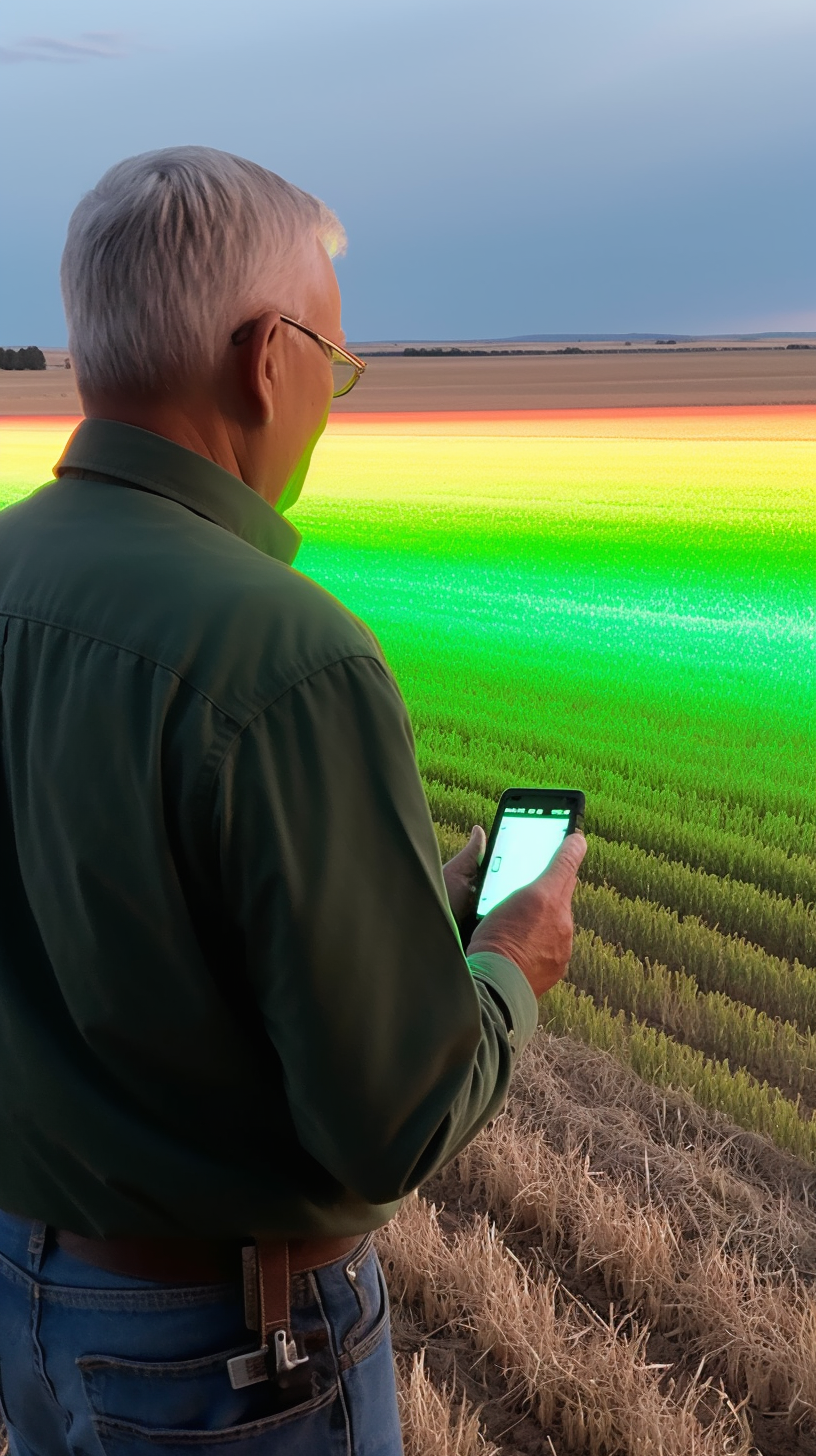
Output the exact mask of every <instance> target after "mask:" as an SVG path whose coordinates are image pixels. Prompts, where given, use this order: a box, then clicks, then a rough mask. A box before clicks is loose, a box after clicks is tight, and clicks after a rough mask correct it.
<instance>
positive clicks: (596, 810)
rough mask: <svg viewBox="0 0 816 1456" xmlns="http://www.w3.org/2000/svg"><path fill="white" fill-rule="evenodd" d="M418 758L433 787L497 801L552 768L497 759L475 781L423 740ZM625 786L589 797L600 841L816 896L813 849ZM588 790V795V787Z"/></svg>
mask: <svg viewBox="0 0 816 1456" xmlns="http://www.w3.org/2000/svg"><path fill="white" fill-rule="evenodd" d="M482 751H483V752H484V749H483V750H482ZM497 757H498V755H497ZM418 760H419V763H420V767H421V770H422V773H423V775H424V777H425V778H426V779H427V782H428V784H429V785H433V784H436V783H439V784H444V785H446V786H447V787H448V788H449V789H456V788H457V787H458V788H461V789H463V790H464V791H465V792H470V793H474V792H476V793H481V794H483V795H484V797H485V798H486V799H488V800H492V801H494V802H495V800H496V799H498V797H499V795H500V794H501V793H502V791H503V789H504V788H505V787H506V786H507V784H508V783H509V781H510V780H509V775H510V774H511V773H514V774H519V773H521V775H522V777H523V779H524V782H525V783H527V782H530V783H537V782H539V781H542V780H543V779H545V778H546V773H547V770H546V766H545V765H544V764H542V763H541V761H540V760H538V761H533V762H532V763H530V764H525V765H520V764H519V763H518V761H514V762H513V763H512V764H508V765H507V767H506V768H505V769H504V771H503V772H502V773H500V772H497V771H496V765H495V763H493V764H492V765H491V770H490V772H489V773H484V775H479V781H478V782H475V781H474V779H473V778H471V777H470V776H469V775H468V776H467V777H465V776H466V775H467V766H466V765H463V764H462V761H461V759H459V760H457V759H456V758H454V756H453V755H446V756H443V755H440V754H438V753H437V754H434V755H431V754H429V753H428V752H427V745H426V744H424V743H422V744H420V746H419V749H418ZM627 790H628V792H627V793H626V795H622V794H620V793H619V792H617V788H613V789H612V790H609V789H607V790H606V791H604V790H603V789H595V791H594V792H593V793H592V796H591V800H590V799H589V798H588V803H587V816H586V828H587V830H588V832H589V833H592V834H597V835H599V836H600V838H602V839H607V840H623V841H624V842H625V843H627V844H632V845H636V846H637V847H638V848H640V849H644V850H648V851H651V852H653V853H655V854H656V853H659V852H662V853H663V854H665V855H666V858H667V859H674V860H679V861H681V862H682V863H683V864H686V865H688V866H690V867H691V868H692V869H705V870H707V871H708V872H709V873H710V874H717V875H728V876H730V878H731V879H735V880H744V881H747V882H750V883H751V884H753V885H757V886H758V887H760V888H761V889H764V890H776V891H778V892H779V894H781V895H785V896H787V898H788V899H791V900H793V899H795V898H796V896H797V895H799V896H800V897H801V898H802V899H803V900H805V901H806V902H807V901H808V900H811V901H812V900H814V899H816V860H814V859H813V858H812V857H810V856H809V855H807V854H802V853H798V852H791V851H790V850H789V849H787V848H786V849H783V848H780V846H778V845H776V844H765V843H763V842H762V841H761V840H760V839H758V838H757V837H756V836H755V835H754V833H753V832H750V831H748V832H741V833H738V832H735V830H734V828H733V826H732V825H730V826H729V827H728V828H727V829H724V828H719V827H716V826H714V825H711V824H707V823H705V822H701V821H700V820H699V819H698V818H697V816H696V814H695V813H694V812H693V806H687V805H685V804H684V805H683V806H682V817H681V815H680V813H679V808H678V806H676V805H672V806H671V807H668V806H666V807H663V806H661V805H660V801H659V798H658V796H657V795H656V794H655V793H654V791H653V790H650V788H649V786H648V785H646V784H642V783H640V782H639V781H638V780H628V781H627ZM584 792H585V793H587V794H589V791H588V789H586V788H585V790H584ZM650 797H654V798H657V800H658V802H657V804H656V805H655V806H651V805H650V804H649V803H648V800H649V798H650ZM803 832H804V831H803V830H802V829H798V834H799V843H798V846H797V848H801V837H802V834H803Z"/></svg>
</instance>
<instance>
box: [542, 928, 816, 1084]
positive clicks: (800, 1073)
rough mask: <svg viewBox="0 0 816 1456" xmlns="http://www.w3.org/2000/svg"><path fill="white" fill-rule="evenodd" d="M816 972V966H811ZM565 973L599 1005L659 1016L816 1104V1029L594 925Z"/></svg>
mask: <svg viewBox="0 0 816 1456" xmlns="http://www.w3.org/2000/svg"><path fill="white" fill-rule="evenodd" d="M811 974H812V973H811ZM567 980H568V981H569V983H570V984H571V985H573V986H575V987H576V989H577V990H579V991H585V992H587V994H588V995H590V996H591V997H592V999H593V1000H594V1002H595V1004H596V1006H604V1005H608V1006H609V1007H610V1009H611V1010H612V1011H626V1012H628V1013H629V1014H630V1015H631V1016H632V1017H633V1018H635V1019H637V1020H643V1021H647V1022H650V1023H652V1024H655V1023H657V1024H658V1025H659V1026H660V1027H661V1028H662V1029H663V1030H664V1031H665V1032H666V1033H667V1035H669V1036H672V1037H674V1039H675V1041H681V1042H686V1043H687V1044H688V1045H689V1046H691V1047H696V1048H697V1050H698V1051H703V1052H705V1053H707V1055H709V1056H712V1057H722V1058H726V1059H727V1060H728V1062H729V1065H730V1066H732V1067H733V1066H740V1067H744V1068H745V1070H746V1071H747V1072H750V1073H751V1075H752V1076H753V1077H756V1078H758V1079H759V1080H760V1081H761V1080H762V1079H763V1078H766V1079H767V1080H768V1081H769V1082H771V1083H772V1084H773V1085H774V1086H776V1087H779V1088H780V1090H781V1091H783V1092H785V1093H786V1095H789V1094H790V1093H791V1092H793V1093H797V1092H801V1094H802V1096H803V1097H804V1099H805V1101H806V1102H808V1103H809V1104H810V1106H811V1107H813V1106H814V1105H816V1034H814V1033H813V1032H807V1033H805V1034H804V1035H803V1034H802V1033H800V1032H799V1031H798V1029H797V1027H796V1026H794V1025H793V1024H792V1023H791V1022H790V1021H780V1020H779V1019H778V1017H770V1016H767V1015H766V1014H765V1012H764V1011H757V1010H756V1009H755V1008H754V1007H753V1006H748V1005H745V1004H744V1003H743V1002H741V1001H733V1000H732V999H731V997H730V996H726V995H725V993H724V992H722V991H701V990H700V988H699V986H698V984H697V982H696V980H695V979H694V977H693V976H688V975H686V974H684V972H682V971H669V970H668V969H667V968H666V966H663V965H661V964H660V962H659V961H652V960H649V961H647V962H646V963H645V964H644V962H643V961H641V960H639V959H638V957H637V956H636V955H634V954H633V952H632V951H631V950H627V951H623V952H620V951H619V950H618V949H617V948H616V947H615V946H613V945H609V944H607V943H606V942H605V941H604V940H602V939H601V937H600V936H598V935H596V933H595V932H594V931H593V930H580V929H579V930H576V933H575V940H574V946H573V952H572V956H571V958H570V964H569V969H568V972H567Z"/></svg>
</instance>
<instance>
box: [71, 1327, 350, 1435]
mask: <svg viewBox="0 0 816 1456" xmlns="http://www.w3.org/2000/svg"><path fill="white" fill-rule="evenodd" d="M251 1349H252V1346H247V1345H244V1346H241V1347H240V1348H239V1349H234V1350H225V1351H223V1352H219V1353H218V1354H215V1355H207V1356H204V1357H203V1358H198V1359H195V1360H176V1361H166V1360H165V1361H150V1360H125V1359H122V1358H120V1357H119V1356H110V1355H83V1356H81V1357H80V1358H79V1359H78V1360H77V1366H78V1368H79V1372H80V1375H81V1378H82V1384H83V1387H84V1391H85V1397H86V1400H87V1402H88V1405H89V1407H90V1411H91V1417H92V1423H93V1428H94V1431H95V1432H96V1435H97V1437H98V1439H99V1444H100V1446H101V1448H102V1451H103V1452H104V1453H105V1456H149V1453H154V1456H155V1453H156V1452H159V1451H160V1452H161V1453H163V1456H177V1453H178V1456H180V1453H182V1452H184V1451H187V1452H189V1451H190V1449H191V1448H192V1449H194V1450H195V1451H196V1452H198V1453H200V1456H203V1453H206V1452H209V1451H222V1450H225V1449H226V1450H228V1449H229V1447H230V1444H231V1443H241V1444H240V1450H241V1453H242V1456H244V1453H246V1456H254V1453H256V1452H257V1456H261V1453H263V1456H267V1453H268V1452H269V1449H270V1448H269V1439H270V1436H271V1435H272V1434H273V1433H274V1432H275V1431H278V1430H280V1431H281V1434H282V1435H283V1432H284V1431H285V1432H286V1451H287V1456H289V1453H290V1452H291V1453H292V1456H301V1453H302V1456H312V1453H313V1452H314V1451H315V1450H321V1449H323V1447H324V1445H325V1449H326V1450H328V1451H331V1450H333V1449H334V1448H333V1446H332V1445H331V1435H330V1432H331V1430H332V1428H333V1426H334V1425H335V1424H337V1419H336V1418H335V1413H334V1411H333V1407H334V1405H335V1402H336V1401H337V1397H338V1394H339V1390H340V1387H339V1380H338V1375H337V1371H336V1368H335V1365H334V1362H333V1361H332V1359H331V1358H330V1357H328V1356H327V1350H326V1349H325V1348H324V1349H322V1350H319V1351H318V1352H317V1353H316V1354H312V1355H311V1356H310V1361H309V1366H308V1367H305V1369H306V1371H307V1376H306V1378H305V1381H304V1386H303V1387H302V1388H301V1389H300V1390H298V1391H284V1390H281V1389H280V1388H279V1387H278V1385H277V1382H276V1381H275V1380H274V1379H272V1380H269V1381H262V1382H260V1383H258V1384H257V1385H250V1386H246V1387H244V1388H243V1389H241V1390H233V1388H232V1385H231V1383H230V1379H229V1375H228V1373H227V1361H228V1360H229V1359H230V1358H231V1357H232V1356H234V1355H243V1354H247V1353H249V1351H250V1350H251ZM341 1423H342V1424H343V1425H344V1417H343V1419H342V1422H341Z"/></svg>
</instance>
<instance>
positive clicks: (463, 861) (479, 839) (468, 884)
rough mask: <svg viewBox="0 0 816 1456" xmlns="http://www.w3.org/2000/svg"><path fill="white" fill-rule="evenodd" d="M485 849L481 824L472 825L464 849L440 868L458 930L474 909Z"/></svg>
mask: <svg viewBox="0 0 816 1456" xmlns="http://www.w3.org/2000/svg"><path fill="white" fill-rule="evenodd" d="M486 848H487V835H486V834H485V832H484V830H483V828H482V826H481V824H474V826H473V828H472V830H471V832H470V839H469V840H468V842H467V844H466V845H465V847H464V849H460V851H459V853H458V854H455V855H454V857H453V859H449V860H448V862H447V864H444V865H443V866H442V873H443V875H444V876H445V888H446V889H447V892H448V900H449V902H450V907H451V910H452V911H453V918H454V920H455V921H456V924H457V925H458V926H459V929H460V930H461V928H462V923H463V921H464V920H465V919H466V918H467V917H468V916H469V915H470V913H471V911H472V910H473V909H474V908H475V904H476V883H475V882H476V875H477V872H478V869H479V865H480V864H481V863H482V860H483V859H484V852H485V850H486Z"/></svg>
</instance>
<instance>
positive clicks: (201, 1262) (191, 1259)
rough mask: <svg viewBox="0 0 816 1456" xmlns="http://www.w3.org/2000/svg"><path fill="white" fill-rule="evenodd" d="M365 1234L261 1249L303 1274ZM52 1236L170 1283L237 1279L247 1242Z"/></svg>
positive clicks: (99, 1263) (77, 1251)
mask: <svg viewBox="0 0 816 1456" xmlns="http://www.w3.org/2000/svg"><path fill="white" fill-rule="evenodd" d="M364 1238H365V1234H353V1235H351V1236H350V1237H348V1236H347V1237H344V1238H308V1239H290V1240H289V1241H288V1243H287V1242H285V1241H283V1240H264V1241H263V1248H264V1250H265V1251H266V1250H269V1251H270V1255H269V1257H273V1256H275V1255H277V1259H286V1260H287V1262H288V1274H302V1273H305V1272H306V1271H307V1270H309V1269H322V1268H323V1267H324V1266H325V1265H326V1264H333V1263H334V1262H335V1260H336V1259H342V1257H343V1255H344V1254H350V1253H351V1252H352V1250H354V1249H356V1248H357V1247H358V1246H359V1244H360V1243H361V1242H362V1240H363V1239H364ZM56 1240H57V1243H58V1245H59V1247H60V1248H61V1249H64V1250H65V1252H66V1254H72V1255H73V1257H74V1258H75V1259H82V1260H83V1261H84V1263H86V1264H94V1265H95V1266H96V1267H97V1268H98V1269H106V1270H107V1271H108V1272H109V1273H111V1274H128V1275H130V1276H131V1278H133V1279H150V1280H154V1281H156V1282H157V1283H162V1282H163V1283H169V1284H220V1283H223V1282H226V1281H227V1280H237V1281H239V1282H240V1280H241V1279H242V1277H243V1272H244V1268H243V1259H242V1246H243V1243H244V1242H245V1241H243V1240H240V1239H185V1238H176V1239H174V1238H129V1239H128V1238H125V1239H88V1238H85V1237H84V1236H83V1235H82V1234H73V1233H70V1232H69V1231H68V1230H67V1229H57V1230H56ZM259 1242H260V1241H259ZM253 1248H254V1245H253ZM288 1274H287V1276H286V1277H287V1282H288ZM270 1282H271V1283H272V1284H274V1283H275V1281H274V1280H273V1281H270Z"/></svg>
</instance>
